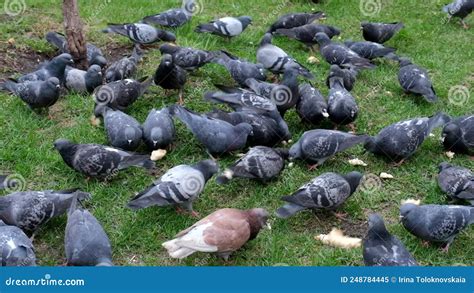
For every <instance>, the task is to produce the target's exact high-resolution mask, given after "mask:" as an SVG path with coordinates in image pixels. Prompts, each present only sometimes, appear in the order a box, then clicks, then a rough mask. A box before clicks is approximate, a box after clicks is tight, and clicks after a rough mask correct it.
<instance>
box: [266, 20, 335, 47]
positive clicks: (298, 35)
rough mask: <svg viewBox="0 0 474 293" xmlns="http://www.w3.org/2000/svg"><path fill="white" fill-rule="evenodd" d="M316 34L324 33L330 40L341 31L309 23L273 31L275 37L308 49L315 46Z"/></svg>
mask: <svg viewBox="0 0 474 293" xmlns="http://www.w3.org/2000/svg"><path fill="white" fill-rule="evenodd" d="M317 33H325V34H326V35H327V36H328V37H329V38H331V39H332V38H333V37H335V36H338V35H339V34H341V30H339V29H338V28H336V27H333V26H329V25H324V24H315V23H311V24H306V25H303V26H299V27H294V28H290V29H286V28H282V29H277V30H276V31H275V34H277V35H284V36H287V37H289V38H290V39H295V40H297V41H300V42H301V43H303V44H305V45H307V46H308V47H310V48H312V47H313V46H314V45H316V44H317V42H316V39H315V36H316V34H317Z"/></svg>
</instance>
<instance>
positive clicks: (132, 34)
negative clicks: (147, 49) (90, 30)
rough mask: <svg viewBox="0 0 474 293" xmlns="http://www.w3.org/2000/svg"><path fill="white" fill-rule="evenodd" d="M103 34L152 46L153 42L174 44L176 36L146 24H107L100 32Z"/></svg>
mask: <svg viewBox="0 0 474 293" xmlns="http://www.w3.org/2000/svg"><path fill="white" fill-rule="evenodd" d="M102 32H103V33H115V34H119V35H122V36H125V37H128V38H129V39H130V41H132V42H134V43H136V44H142V45H146V44H152V43H155V42H159V41H163V42H174V41H176V36H175V35H174V34H173V33H171V32H168V31H165V30H161V29H158V28H155V27H153V26H151V25H148V24H146V23H124V24H114V23H109V24H108V25H107V28H105V29H103V30H102Z"/></svg>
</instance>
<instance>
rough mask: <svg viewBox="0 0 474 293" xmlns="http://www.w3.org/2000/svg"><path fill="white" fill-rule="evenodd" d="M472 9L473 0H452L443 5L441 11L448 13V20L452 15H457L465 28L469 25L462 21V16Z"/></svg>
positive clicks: (473, 5) (473, 6) (465, 15)
mask: <svg viewBox="0 0 474 293" xmlns="http://www.w3.org/2000/svg"><path fill="white" fill-rule="evenodd" d="M472 10H474V0H454V1H453V2H451V3H449V4H448V5H446V6H444V7H443V12H445V13H447V14H448V18H449V20H451V18H452V17H459V18H460V19H461V24H462V25H463V27H464V28H465V29H468V28H469V26H468V25H467V24H466V22H464V18H466V17H467V16H468V15H469V14H471V12H472Z"/></svg>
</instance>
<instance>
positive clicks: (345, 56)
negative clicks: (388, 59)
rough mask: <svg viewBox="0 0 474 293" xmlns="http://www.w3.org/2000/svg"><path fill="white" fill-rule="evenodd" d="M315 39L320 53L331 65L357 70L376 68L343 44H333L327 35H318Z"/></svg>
mask: <svg viewBox="0 0 474 293" xmlns="http://www.w3.org/2000/svg"><path fill="white" fill-rule="evenodd" d="M314 38H315V40H316V41H317V42H318V44H319V52H320V53H321V55H322V56H323V58H324V59H325V60H326V62H328V63H329V64H337V65H339V66H341V67H350V68H352V67H353V68H356V69H371V68H374V67H375V65H374V64H372V63H370V60H368V59H366V58H363V57H361V56H359V54H357V53H356V52H354V51H352V50H351V49H349V48H348V47H346V46H344V45H343V44H339V43H333V42H331V39H330V38H329V37H328V36H327V35H326V34H325V33H317V34H316V35H315V36H314Z"/></svg>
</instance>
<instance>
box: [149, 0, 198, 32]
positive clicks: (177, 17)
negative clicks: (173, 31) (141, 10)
mask: <svg viewBox="0 0 474 293" xmlns="http://www.w3.org/2000/svg"><path fill="white" fill-rule="evenodd" d="M197 5H198V4H196V2H195V1H194V0H183V5H182V7H180V8H173V9H168V10H166V11H163V12H160V13H158V14H154V15H149V16H146V17H144V18H143V22H144V23H151V24H158V25H161V26H164V27H171V28H175V27H180V26H183V25H184V24H186V23H188V22H189V21H191V18H192V16H193V14H194V13H195V12H197V11H196V9H197V8H198V7H197Z"/></svg>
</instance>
